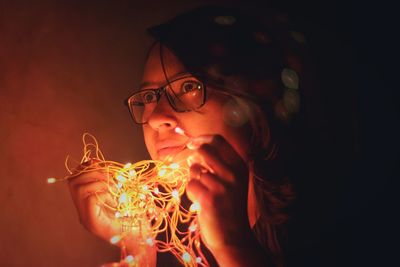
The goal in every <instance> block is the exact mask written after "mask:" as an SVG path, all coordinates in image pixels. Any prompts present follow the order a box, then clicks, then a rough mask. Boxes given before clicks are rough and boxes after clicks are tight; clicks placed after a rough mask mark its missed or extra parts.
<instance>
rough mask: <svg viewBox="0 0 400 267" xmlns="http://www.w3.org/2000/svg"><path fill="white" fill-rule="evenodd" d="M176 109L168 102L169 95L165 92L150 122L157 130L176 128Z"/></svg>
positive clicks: (150, 117) (149, 119)
mask: <svg viewBox="0 0 400 267" xmlns="http://www.w3.org/2000/svg"><path fill="white" fill-rule="evenodd" d="M175 113H176V112H175V111H174V110H173V108H172V107H171V105H170V104H169V102H168V99H167V96H166V95H165V94H163V95H162V96H161V98H160V100H159V101H158V103H157V105H156V106H155V108H154V110H153V112H152V113H151V114H150V116H149V118H148V124H149V125H150V127H151V128H153V129H154V130H157V131H166V130H171V129H174V128H175V127H176V126H177V124H178V123H177V119H176V117H175Z"/></svg>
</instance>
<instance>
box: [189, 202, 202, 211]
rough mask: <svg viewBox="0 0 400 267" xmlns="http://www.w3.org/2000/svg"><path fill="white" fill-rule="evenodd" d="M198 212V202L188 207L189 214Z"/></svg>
mask: <svg viewBox="0 0 400 267" xmlns="http://www.w3.org/2000/svg"><path fill="white" fill-rule="evenodd" d="M199 210H200V203H199V202H198V201H195V202H193V204H192V205H190V211H191V212H196V211H199Z"/></svg>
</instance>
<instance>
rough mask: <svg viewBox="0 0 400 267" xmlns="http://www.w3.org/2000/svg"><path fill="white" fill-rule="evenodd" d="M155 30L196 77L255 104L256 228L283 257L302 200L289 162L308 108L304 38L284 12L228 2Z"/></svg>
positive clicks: (158, 38)
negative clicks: (299, 118) (284, 239)
mask: <svg viewBox="0 0 400 267" xmlns="http://www.w3.org/2000/svg"><path fill="white" fill-rule="evenodd" d="M148 32H149V33H150V35H151V36H152V37H153V38H155V39H156V41H157V42H159V43H160V44H161V45H162V46H166V47H167V48H168V49H170V50H171V51H172V52H173V53H174V54H175V55H176V56H177V57H178V58H179V59H180V60H181V61H182V63H183V64H184V66H185V67H186V68H187V70H188V71H189V72H190V73H192V74H193V75H194V76H196V77H197V78H199V79H200V80H202V81H203V82H204V83H206V84H207V85H210V86H212V87H214V88H220V89H222V90H224V91H226V92H228V93H230V94H231V95H233V96H236V97H238V98H241V99H245V100H246V103H248V104H249V106H250V109H251V119H250V123H251V124H252V125H251V126H252V128H253V132H254V134H253V140H252V141H253V144H252V151H251V152H250V153H251V157H252V158H253V159H254V172H255V180H254V184H255V186H254V188H255V191H256V198H257V202H258V205H259V208H260V209H261V218H260V220H259V222H257V224H256V227H255V229H254V231H255V233H256V236H257V238H258V239H259V241H260V242H261V243H262V244H264V245H265V247H266V248H267V249H268V250H269V251H270V252H271V253H272V254H273V255H274V256H275V259H276V262H277V263H278V264H279V263H281V262H282V255H281V254H282V251H281V248H280V242H279V241H278V239H281V235H283V234H282V233H283V231H281V228H283V227H282V226H283V225H284V224H285V223H286V222H287V220H288V218H289V216H288V210H287V209H288V207H289V203H291V201H292V200H293V198H294V194H293V189H292V186H291V183H290V182H289V180H288V178H287V176H288V175H287V171H286V170H287V166H286V164H287V162H288V159H289V157H290V155H291V152H292V148H291V144H289V145H288V141H289V139H290V138H289V137H288V136H289V135H290V130H291V127H292V125H293V124H294V122H293V121H294V116H295V114H296V113H297V112H298V111H299V109H300V107H299V99H300V92H299V87H300V89H301V90H302V89H303V88H302V86H303V83H302V76H303V74H304V66H303V64H302V63H303V62H302V54H303V51H302V50H303V40H304V36H302V35H301V33H299V32H293V31H289V29H288V25H287V23H286V21H285V18H284V17H283V16H282V15H281V14H279V13H278V12H276V11H273V10H270V11H268V12H266V21H265V22H264V23H261V22H260V21H258V20H256V19H255V18H253V17H250V16H247V15H245V14H243V13H242V12H240V11H239V10H236V9H233V8H226V7H221V6H206V7H200V8H197V9H194V10H192V11H189V12H186V13H184V14H181V15H179V16H177V17H175V18H174V19H172V20H170V21H168V22H166V23H164V24H161V25H158V26H154V27H152V28H150V29H148ZM299 77H300V79H299ZM299 80H300V86H299ZM289 122H291V123H289Z"/></svg>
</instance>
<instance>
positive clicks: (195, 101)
mask: <svg viewBox="0 0 400 267" xmlns="http://www.w3.org/2000/svg"><path fill="white" fill-rule="evenodd" d="M167 93H168V97H169V99H170V102H171V104H172V105H173V106H174V108H175V109H176V111H180V112H183V111H190V110H195V109H198V108H200V107H201V106H202V105H203V104H204V100H205V97H204V96H205V90H204V85H203V83H201V82H199V81H197V80H195V79H193V78H186V79H180V80H176V81H174V82H172V83H170V85H169V86H167Z"/></svg>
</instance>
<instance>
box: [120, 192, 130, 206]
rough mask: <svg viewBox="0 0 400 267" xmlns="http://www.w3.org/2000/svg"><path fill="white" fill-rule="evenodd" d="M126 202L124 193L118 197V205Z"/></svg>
mask: <svg viewBox="0 0 400 267" xmlns="http://www.w3.org/2000/svg"><path fill="white" fill-rule="evenodd" d="M126 202H128V196H127V195H126V193H122V194H121V196H120V197H119V203H120V204H122V203H126Z"/></svg>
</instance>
